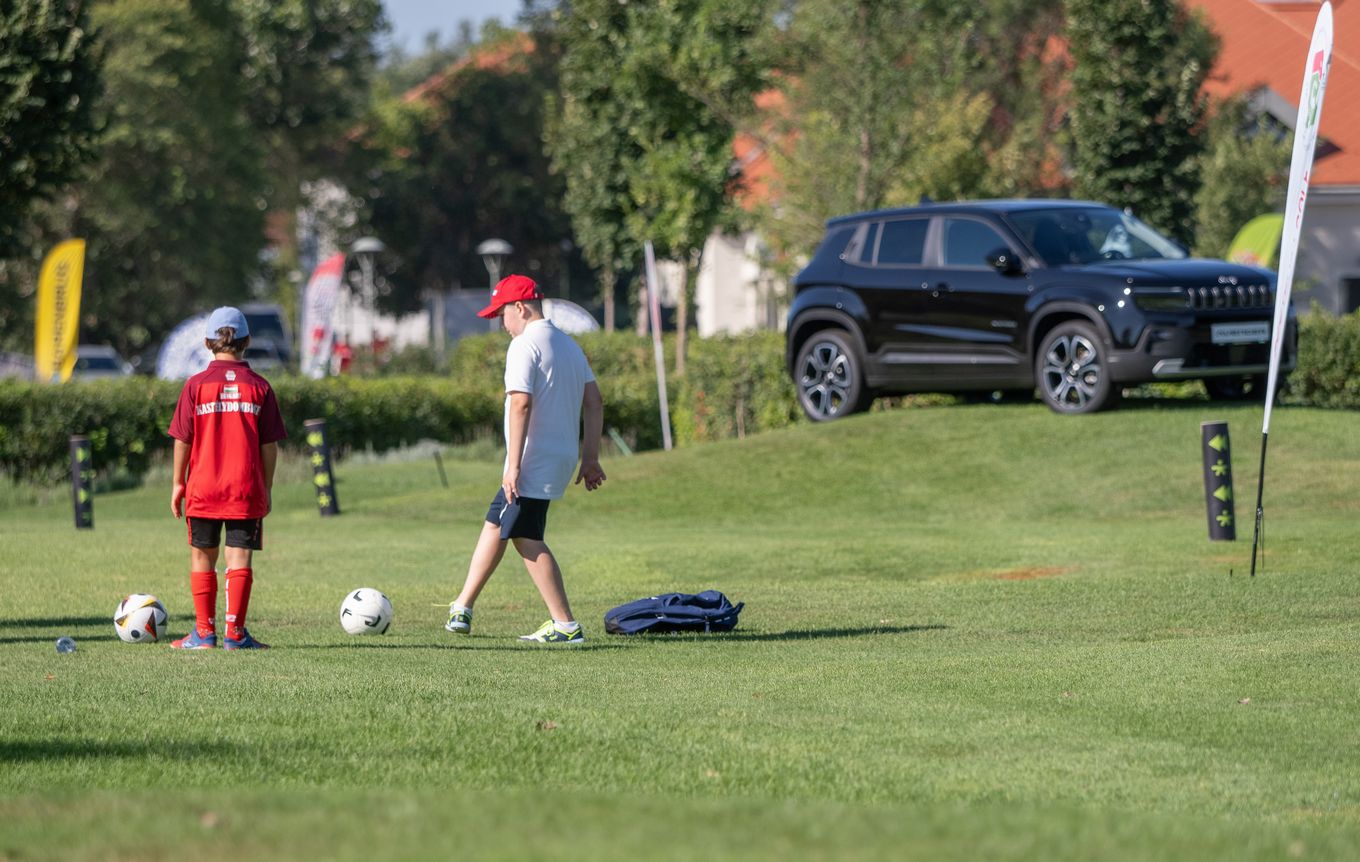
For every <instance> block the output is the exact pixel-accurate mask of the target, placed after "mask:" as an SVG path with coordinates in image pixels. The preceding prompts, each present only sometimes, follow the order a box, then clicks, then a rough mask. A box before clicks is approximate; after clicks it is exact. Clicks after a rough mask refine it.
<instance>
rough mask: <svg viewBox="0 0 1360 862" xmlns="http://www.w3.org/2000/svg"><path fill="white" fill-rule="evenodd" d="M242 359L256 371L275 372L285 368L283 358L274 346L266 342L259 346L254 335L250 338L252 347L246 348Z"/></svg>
mask: <svg viewBox="0 0 1360 862" xmlns="http://www.w3.org/2000/svg"><path fill="white" fill-rule="evenodd" d="M241 358H242V359H244V360H245V361H246V362H249V363H250V367H251V368H253V369H255V370H256V371H275V370H277V369H279V368H282V367H283V366H284V361H283V357H281V356H279V352H278V350H277V349H275V347H274V344H273V343H272V342H269V341H265V342H263V343H261V344H258V345H257V344H256V343H255V336H254V335H253V334H252V335H251V338H250V346H249V347H247V348H246V352H245V355H244V356H242V357H241Z"/></svg>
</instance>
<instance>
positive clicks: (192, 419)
mask: <svg viewBox="0 0 1360 862" xmlns="http://www.w3.org/2000/svg"><path fill="white" fill-rule="evenodd" d="M249 343H250V328H249V327H248V326H247V325H246V318H245V315H243V314H242V313H241V312H240V311H239V310H238V309H235V308H231V307H223V308H219V309H217V310H216V311H214V312H213V313H212V316H211V317H209V319H208V329H207V333H206V337H205V338H204V344H206V345H207V347H208V349H209V350H210V351H212V353H213V361H212V362H210V363H208V367H207V369H205V370H204V371H201V372H199V373H198V374H195V375H194V376H193V377H190V378H189V379H188V381H186V382H185V384H184V390H183V391H182V392H180V395H179V404H178V405H176V407H175V417H174V419H173V420H171V422H170V436H171V437H174V438H175V466H174V476H173V478H172V482H173V487H172V489H171V491H170V511H171V512H172V513H173V514H174V516H175V517H176V518H179V517H180V516H181V507H183V510H182V514H183V516H184V518H185V520H186V521H188V527H189V565H190V574H189V584H190V588H191V590H192V592H193V596H194V618H195V622H194V630H193V631H192V632H191V633H190V634H188V635H187V636H185V637H182V638H180V639H179V640H177V641H174V642H173V643H172V644H171V646H173V647H175V648H176V649H212V648H213V647H216V646H217V628H216V620H215V618H214V617H215V614H216V612H217V553H218V548H219V546H220V544H221V542H222V529H223V527H224V526H225V528H226V532H227V554H226V556H227V574H226V582H227V584H226V587H227V626H226V632H225V635H226V637H225V639H224V643H223V647H224V648H225V649H229V650H234V649H267V648H268V645H267V644H262V643H260V642H259V641H257V640H255V639H254V638H252V637H251V636H250V632H248V631H246V609H247V607H248V606H249V605H250V587H251V584H252V582H253V581H254V574H253V572H252V570H251V568H250V554H251V551H258V550H260V549H261V548H263V547H264V516H265V515H267V514H269V510H270V507H271V499H270V489H271V488H272V487H273V485H274V464H275V462H276V461H277V459H278V454H279V447H278V441H279V440H282V439H283V438H284V437H286V436H288V435H287V432H286V431H285V430H284V427H283V417H282V416H280V415H279V404H278V401H277V400H276V399H275V397H274V390H273V389H272V388H270V386H269V382H268V381H267V380H265V379H264V378H263V377H261V376H260V375H258V374H256V373H255V372H254V371H251V370H250V365H249V364H248V363H246V362H244V361H242V359H241V356H242V354H244V353H245V349H246V345H248V344H249ZM186 471H187V477H188V481H187V482H186V480H185V477H186Z"/></svg>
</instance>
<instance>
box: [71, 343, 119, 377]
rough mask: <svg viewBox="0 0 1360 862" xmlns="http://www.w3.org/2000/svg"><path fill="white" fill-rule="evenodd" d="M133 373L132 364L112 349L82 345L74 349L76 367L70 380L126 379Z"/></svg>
mask: <svg viewBox="0 0 1360 862" xmlns="http://www.w3.org/2000/svg"><path fill="white" fill-rule="evenodd" d="M132 371H133V368H132V363H131V362H128V361H127V360H126V359H124V358H123V356H122V354H120V353H119V352H118V351H117V350H114V349H113V348H112V347H101V346H95V345H82V346H80V347H77V348H76V367H75V369H74V370H73V371H72V372H71V379H72V380H99V379H101V378H106V377H126V376H128V375H130V374H131V373H132Z"/></svg>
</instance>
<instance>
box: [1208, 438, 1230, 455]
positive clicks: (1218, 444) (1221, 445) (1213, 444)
mask: <svg viewBox="0 0 1360 862" xmlns="http://www.w3.org/2000/svg"><path fill="white" fill-rule="evenodd" d="M1209 448H1210V449H1213V450H1214V451H1215V452H1222V451H1223V450H1224V449H1226V448H1228V441H1227V440H1225V439H1223V435H1222V434H1215V435H1214V436H1212V437H1210V438H1209Z"/></svg>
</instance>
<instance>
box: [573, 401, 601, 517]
mask: <svg viewBox="0 0 1360 862" xmlns="http://www.w3.org/2000/svg"><path fill="white" fill-rule="evenodd" d="M581 417H582V421H583V423H584V428H585V437H584V438H583V439H582V440H581V470H580V472H579V473H577V474H576V484H577V485H579V484H581V482H582V480H584V481H585V483H586V490H587V491H594V490H595V489H596V488H598V487H600V485H602V484H604V479H605V476H604V469H603V468H601V467H600V437H601V436H602V435H603V434H604V398H603V397H602V396H601V395H600V387H599V386H597V385H596V384H595V381H594V380H592V381H590V382H589V383H587V384H586V391H585V393H584V394H583V395H582V396H581Z"/></svg>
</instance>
